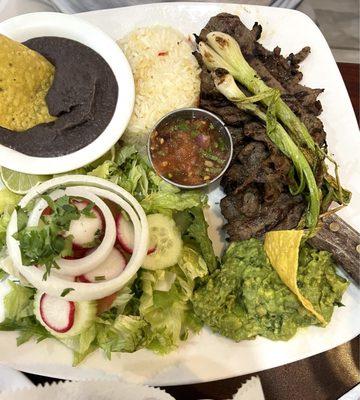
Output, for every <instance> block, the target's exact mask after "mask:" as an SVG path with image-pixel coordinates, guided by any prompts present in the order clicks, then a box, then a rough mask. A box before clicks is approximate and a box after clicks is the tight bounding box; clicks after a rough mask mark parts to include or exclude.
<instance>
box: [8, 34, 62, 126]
mask: <svg viewBox="0 0 360 400" xmlns="http://www.w3.org/2000/svg"><path fill="white" fill-rule="evenodd" d="M54 73H55V68H54V66H53V65H52V64H51V63H50V62H49V61H47V60H46V58H44V57H43V56H42V55H41V54H39V53H37V52H35V51H33V50H30V49H28V48H27V47H25V46H24V45H22V44H21V43H18V42H15V41H14V40H11V39H9V38H8V37H6V36H4V35H0V126H2V127H4V128H7V129H10V130H13V131H24V130H26V129H30V128H32V127H33V126H35V125H38V124H41V123H45V122H51V121H54V120H55V119H56V118H55V117H52V116H51V115H50V114H49V110H48V107H47V104H46V101H45V96H46V94H47V92H48V90H49V88H50V86H51V84H52V82H53V79H54Z"/></svg>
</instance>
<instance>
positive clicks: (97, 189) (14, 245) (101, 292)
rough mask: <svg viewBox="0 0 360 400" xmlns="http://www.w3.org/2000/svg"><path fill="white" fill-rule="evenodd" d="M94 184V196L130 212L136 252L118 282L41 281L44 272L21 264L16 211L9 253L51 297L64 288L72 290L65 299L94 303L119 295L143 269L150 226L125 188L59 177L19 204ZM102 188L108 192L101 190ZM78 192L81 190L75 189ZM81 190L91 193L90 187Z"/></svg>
mask: <svg viewBox="0 0 360 400" xmlns="http://www.w3.org/2000/svg"><path fill="white" fill-rule="evenodd" d="M79 184H80V185H81V184H83V185H86V184H87V185H93V186H91V191H92V193H94V194H95V193H96V194H98V195H99V196H100V195H101V197H103V198H107V199H109V200H111V201H113V202H115V203H117V204H119V205H120V203H121V205H120V206H121V207H122V208H124V210H125V211H126V212H127V213H128V215H129V217H130V219H131V220H132V223H133V224H134V233H135V246H134V252H133V254H132V256H131V258H130V260H129V263H128V264H127V266H126V268H125V270H124V272H123V273H122V274H120V275H119V276H118V277H116V278H115V279H112V280H110V281H106V282H97V283H82V282H69V281H66V280H65V279H62V278H61V277H60V276H51V275H50V276H49V277H48V279H47V280H46V281H44V280H42V276H43V270H42V269H41V268H36V267H34V266H24V265H22V260H21V252H20V248H19V243H18V242H17V241H16V240H15V239H14V238H13V235H14V234H15V233H16V232H17V212H16V211H14V212H13V214H12V216H11V219H10V222H9V225H8V229H7V235H6V241H7V246H8V251H9V254H10V256H11V258H12V260H13V262H14V265H15V266H16V268H18V270H19V271H20V272H21V273H22V274H23V275H24V276H25V277H26V278H27V279H28V280H29V282H30V283H31V284H32V285H33V286H34V287H36V288H37V289H39V290H40V291H43V292H46V293H48V294H50V295H52V296H58V297H59V296H61V294H62V292H63V291H64V290H65V289H68V288H72V289H74V290H73V291H70V292H69V293H68V294H67V295H66V300H69V301H84V300H95V299H100V298H103V297H105V296H109V295H110V294H112V293H114V292H116V291H117V290H119V289H121V288H122V287H123V286H125V285H126V284H127V283H128V282H129V281H130V279H131V278H132V277H133V276H134V275H135V273H136V272H137V270H138V269H139V268H140V266H141V264H142V262H143V260H144V258H145V256H146V253H147V243H148V234H149V232H148V225H147V219H146V215H145V213H144V211H143V209H142V208H141V206H140V204H139V203H138V202H137V200H136V199H135V198H134V197H133V196H132V195H131V194H130V193H128V192H126V191H125V190H124V189H122V188H120V187H119V186H117V185H115V184H114V183H111V182H108V181H105V180H103V179H101V178H96V177H91V176H82V175H70V176H62V177H59V178H55V179H52V180H50V181H47V182H45V183H43V184H41V185H39V186H37V187H36V188H34V189H32V190H31V191H30V192H29V193H28V194H27V195H26V196H25V197H24V198H23V199H22V200H21V202H20V203H19V206H20V207H24V205H26V204H27V203H28V202H29V201H31V200H32V199H33V198H35V197H36V196H38V195H39V194H41V193H44V192H46V191H48V190H49V189H51V188H56V186H60V185H79ZM101 188H103V189H105V190H102V189H101ZM76 189H79V188H76ZM81 190H86V191H88V190H89V187H87V188H84V187H83V186H81Z"/></svg>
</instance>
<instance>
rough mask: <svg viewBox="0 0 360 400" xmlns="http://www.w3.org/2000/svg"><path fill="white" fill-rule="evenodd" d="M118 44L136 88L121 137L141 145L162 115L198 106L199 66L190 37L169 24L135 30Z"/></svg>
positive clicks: (128, 141)
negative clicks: (127, 62)
mask: <svg viewBox="0 0 360 400" xmlns="http://www.w3.org/2000/svg"><path fill="white" fill-rule="evenodd" d="M118 44H119V46H120V47H121V48H122V50H123V51H124V53H125V56H126V57H127V59H128V61H129V63H130V65H131V68H132V71H133V74H134V80H135V90H136V98H135V108H134V112H133V115H132V117H131V120H130V123H129V125H128V127H127V130H126V132H125V134H124V136H123V137H122V138H123V139H124V140H125V141H126V142H127V143H133V144H136V145H138V146H139V147H142V146H144V144H145V143H146V140H147V137H148V134H149V132H150V130H151V128H152V127H153V126H154V125H155V123H156V122H157V121H158V120H159V119H160V118H161V117H162V116H164V115H165V114H167V113H168V112H170V111H173V110H175V109H178V108H182V107H191V106H197V105H198V101H199V93H200V77H199V74H200V68H199V66H198V63H197V61H196V59H195V57H194V56H193V55H192V51H193V48H192V46H191V42H190V40H188V38H186V37H184V36H183V35H182V34H181V33H180V32H178V31H177V30H175V29H173V28H170V27H163V26H152V27H147V28H140V29H136V30H134V31H132V32H130V33H129V34H128V35H127V36H125V37H124V38H122V39H120V40H119V41H118ZM164 53H165V54H164ZM161 54H164V55H161ZM120 90H121V88H120Z"/></svg>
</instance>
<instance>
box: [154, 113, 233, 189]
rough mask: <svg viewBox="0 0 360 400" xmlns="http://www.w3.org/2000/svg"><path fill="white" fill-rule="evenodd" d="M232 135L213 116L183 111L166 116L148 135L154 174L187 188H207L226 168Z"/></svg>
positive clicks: (220, 121)
mask: <svg viewBox="0 0 360 400" xmlns="http://www.w3.org/2000/svg"><path fill="white" fill-rule="evenodd" d="M232 152H233V145H232V139H231V134H230V132H229V130H228V129H227V127H226V126H225V124H224V123H223V122H222V120H221V119H220V118H218V117H217V116H216V115H214V114H212V113H210V112H208V111H205V110H201V109H199V108H182V109H179V110H175V111H172V112H171V113H169V114H167V115H165V116H164V117H163V118H162V119H161V120H160V121H159V122H158V123H157V124H156V126H155V128H154V129H153V130H152V132H151V133H150V136H149V141H148V154H149V158H150V161H151V163H152V165H153V167H154V169H155V171H156V172H157V173H158V174H159V175H160V176H161V177H162V178H163V179H165V180H166V181H168V182H170V183H172V184H174V185H176V186H179V187H181V188H186V189H194V188H200V187H204V186H207V185H209V184H211V183H213V182H214V181H216V180H217V179H219V178H220V177H221V176H222V175H223V173H224V172H225V171H226V169H227V168H228V166H229V164H230V161H231V158H232Z"/></svg>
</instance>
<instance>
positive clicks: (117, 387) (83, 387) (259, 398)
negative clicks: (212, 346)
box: [0, 377, 265, 400]
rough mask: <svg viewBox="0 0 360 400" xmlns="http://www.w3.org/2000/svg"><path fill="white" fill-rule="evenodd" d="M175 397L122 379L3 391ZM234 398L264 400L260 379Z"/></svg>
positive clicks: (26, 395)
mask: <svg viewBox="0 0 360 400" xmlns="http://www.w3.org/2000/svg"><path fill="white" fill-rule="evenodd" d="M18 399H26V400H43V399H51V400H63V399H66V400H174V398H173V397H172V396H170V395H169V394H168V393H166V392H165V391H164V390H161V389H158V388H154V387H150V386H145V385H138V384H134V383H127V382H122V381H119V380H101V381H100V380H97V381H96V380H94V381H81V382H70V381H69V382H56V383H52V384H50V385H49V384H45V386H41V385H39V386H37V387H33V388H21V389H18V390H14V388H12V389H10V390H6V391H2V392H1V393H0V400H18ZM233 400H265V397H264V393H263V391H262V387H261V383H260V379H259V378H258V377H252V378H251V379H250V380H248V381H246V382H245V383H244V384H243V385H242V386H241V387H240V389H239V390H238V391H237V393H236V394H235V395H234V396H233Z"/></svg>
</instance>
